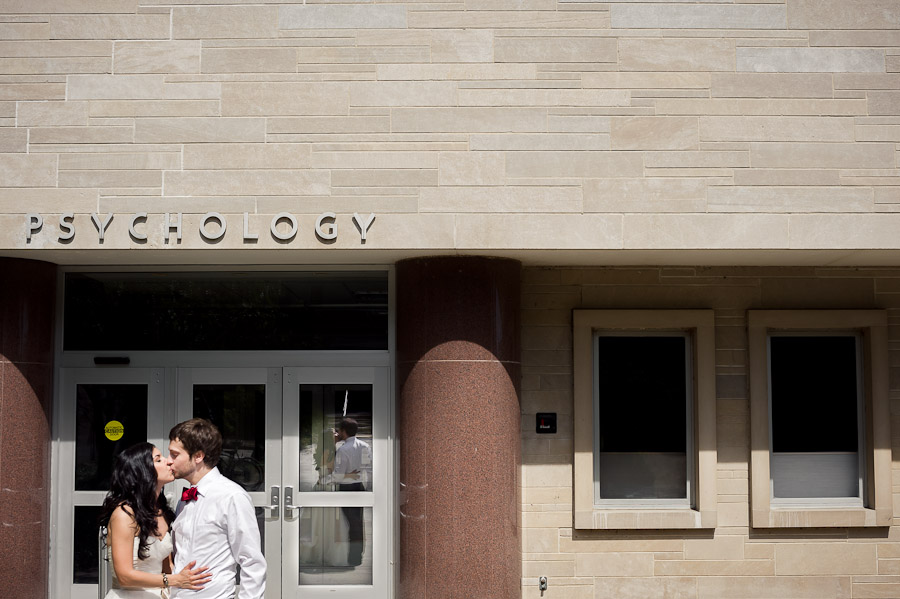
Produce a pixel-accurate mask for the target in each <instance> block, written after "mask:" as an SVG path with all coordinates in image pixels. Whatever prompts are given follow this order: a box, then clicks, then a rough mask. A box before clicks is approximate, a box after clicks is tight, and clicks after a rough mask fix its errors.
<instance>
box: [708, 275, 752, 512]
mask: <svg viewBox="0 0 900 599" xmlns="http://www.w3.org/2000/svg"><path fill="white" fill-rule="evenodd" d="M756 293H757V292H756V290H755V289H754V290H753V294H754V295H755V294H756ZM717 524H718V525H719V526H720V527H728V526H749V525H750V513H749V509H747V504H746V503H743V502H741V503H725V502H719V504H718V521H717Z"/></svg>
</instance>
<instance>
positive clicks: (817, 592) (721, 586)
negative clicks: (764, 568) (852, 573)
mask: <svg viewBox="0 0 900 599" xmlns="http://www.w3.org/2000/svg"><path fill="white" fill-rule="evenodd" d="M697 592H698V597H699V599H850V597H851V594H850V577H849V576H782V575H781V573H779V575H778V576H756V577H754V578H753V584H746V579H744V578H738V577H727V576H702V577H699V578H697ZM853 596H855V595H853Z"/></svg>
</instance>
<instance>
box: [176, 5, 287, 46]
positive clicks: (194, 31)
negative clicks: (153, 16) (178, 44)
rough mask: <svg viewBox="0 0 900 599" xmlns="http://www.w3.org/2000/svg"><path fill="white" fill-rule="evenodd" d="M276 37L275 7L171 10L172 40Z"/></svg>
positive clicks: (207, 7)
mask: <svg viewBox="0 0 900 599" xmlns="http://www.w3.org/2000/svg"><path fill="white" fill-rule="evenodd" d="M167 37H168V36H167ZM277 37H278V8H277V7H275V6H187V7H179V6H176V7H175V8H173V9H172V38H173V39H244V38H259V39H267V38H277Z"/></svg>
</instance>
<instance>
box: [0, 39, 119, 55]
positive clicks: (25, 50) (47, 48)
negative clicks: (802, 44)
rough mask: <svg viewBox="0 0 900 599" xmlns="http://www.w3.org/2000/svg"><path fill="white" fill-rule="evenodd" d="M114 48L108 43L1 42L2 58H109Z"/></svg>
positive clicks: (0, 52)
mask: <svg viewBox="0 0 900 599" xmlns="http://www.w3.org/2000/svg"><path fill="white" fill-rule="evenodd" d="M2 39H8V38H2ZM112 46H113V45H112V43H111V42H107V41H71V42H70V41H65V42H56V41H49V40H42V41H39V42H26V41H14V42H10V41H0V56H2V57H3V58H51V57H53V58H72V57H76V56H103V57H107V58H108V57H111V56H112Z"/></svg>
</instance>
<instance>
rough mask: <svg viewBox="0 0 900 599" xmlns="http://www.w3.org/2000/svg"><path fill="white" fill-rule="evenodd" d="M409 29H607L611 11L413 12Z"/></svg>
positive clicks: (410, 15)
mask: <svg viewBox="0 0 900 599" xmlns="http://www.w3.org/2000/svg"><path fill="white" fill-rule="evenodd" d="M409 27H410V29H470V28H471V29H526V28H532V29H547V28H553V29H589V30H596V29H601V30H602V29H608V28H609V13H608V12H599V11H574V10H573V11H554V10H551V11H542V10H471V11H462V10H424V11H410V13H409Z"/></svg>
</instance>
